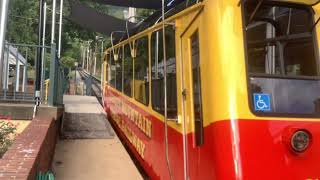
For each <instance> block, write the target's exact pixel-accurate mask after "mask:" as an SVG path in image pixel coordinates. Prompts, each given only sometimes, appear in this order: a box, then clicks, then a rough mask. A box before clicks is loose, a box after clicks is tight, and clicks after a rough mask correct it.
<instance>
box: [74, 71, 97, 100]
mask: <svg viewBox="0 0 320 180" xmlns="http://www.w3.org/2000/svg"><path fill="white" fill-rule="evenodd" d="M78 72H79V74H80V76H81V80H82V81H83V82H84V83H85V82H87V79H88V78H89V77H90V76H91V78H92V91H91V94H92V95H93V96H96V97H97V99H98V101H99V102H100V104H102V96H101V92H102V88H101V80H100V79H98V78H97V77H94V76H92V75H90V74H89V73H88V72H86V71H84V70H83V69H79V70H78Z"/></svg>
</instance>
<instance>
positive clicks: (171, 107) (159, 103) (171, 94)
mask: <svg viewBox="0 0 320 180" xmlns="http://www.w3.org/2000/svg"><path fill="white" fill-rule="evenodd" d="M162 36H163V33H162V30H160V31H156V32H154V33H152V36H151V68H152V71H151V72H152V73H151V94H152V95H151V98H152V99H151V102H152V108H153V109H154V110H155V111H157V112H159V113H160V114H162V115H164V64H163V63H164V62H163V37H162ZM175 46H176V43H175V30H174V28H173V27H172V26H168V27H166V49H167V106H168V108H167V117H168V118H170V119H176V118H177V114H178V111H177V82H176V81H177V80H176V79H177V77H176V76H177V75H176V51H175V49H176V47H175Z"/></svg>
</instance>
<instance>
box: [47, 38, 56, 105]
mask: <svg viewBox="0 0 320 180" xmlns="http://www.w3.org/2000/svg"><path fill="white" fill-rule="evenodd" d="M57 66H58V63H57V59H56V44H54V43H53V44H51V64H50V82H49V97H48V105H49V106H54V105H56V99H57V75H58V71H57V69H58V67H57Z"/></svg>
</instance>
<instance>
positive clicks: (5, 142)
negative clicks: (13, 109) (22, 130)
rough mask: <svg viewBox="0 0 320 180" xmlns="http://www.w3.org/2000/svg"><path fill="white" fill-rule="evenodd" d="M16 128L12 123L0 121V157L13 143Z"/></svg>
mask: <svg viewBox="0 0 320 180" xmlns="http://www.w3.org/2000/svg"><path fill="white" fill-rule="evenodd" d="M16 131H17V127H16V125H14V124H13V123H12V122H10V121H9V122H8V121H0V157H2V156H3V155H4V153H5V152H6V151H7V150H8V148H9V147H10V146H11V144H12V143H13V140H14V139H13V138H14V136H15V135H16Z"/></svg>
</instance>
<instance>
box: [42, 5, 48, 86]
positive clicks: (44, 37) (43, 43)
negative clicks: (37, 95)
mask: <svg viewBox="0 0 320 180" xmlns="http://www.w3.org/2000/svg"><path fill="white" fill-rule="evenodd" d="M46 24H47V2H46V1H45V2H44V5H43V31H42V60H41V61H42V63H41V66H42V68H41V69H42V72H41V90H42V92H44V80H45V75H46V74H45V68H46V67H45V50H46V48H45V47H44V46H45V45H46V26H47V25H46Z"/></svg>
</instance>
